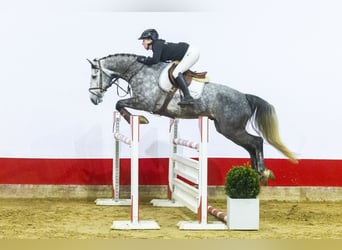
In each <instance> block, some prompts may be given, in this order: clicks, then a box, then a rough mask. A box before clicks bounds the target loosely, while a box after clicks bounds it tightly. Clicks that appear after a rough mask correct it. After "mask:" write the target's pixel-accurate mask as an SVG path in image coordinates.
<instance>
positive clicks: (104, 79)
mask: <svg viewBox="0 0 342 250" xmlns="http://www.w3.org/2000/svg"><path fill="white" fill-rule="evenodd" d="M136 57H137V56H136V55H132V54H115V55H109V56H107V57H104V58H101V59H94V60H92V61H91V60H89V59H87V60H88V62H89V63H90V64H91V81H90V88H89V92H90V100H91V101H92V103H94V104H95V105H97V104H99V103H101V102H102V98H103V96H104V93H105V92H106V90H107V89H108V88H109V87H110V86H112V84H113V83H114V82H115V83H116V85H117V86H118V87H119V88H121V87H120V86H119V85H118V83H117V82H116V80H117V79H119V78H122V79H124V80H126V81H127V82H129V81H130V80H131V79H132V78H133V77H134V76H135V75H136V73H137V72H138V71H139V70H141V68H142V67H143V64H141V63H138V62H137V61H136ZM113 79H114V80H113ZM121 89H122V88H121Z"/></svg>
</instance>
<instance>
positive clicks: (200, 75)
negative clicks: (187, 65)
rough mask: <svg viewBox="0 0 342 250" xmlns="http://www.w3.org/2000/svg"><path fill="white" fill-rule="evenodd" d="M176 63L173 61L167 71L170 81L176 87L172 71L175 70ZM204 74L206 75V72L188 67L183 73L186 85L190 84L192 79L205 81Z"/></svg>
mask: <svg viewBox="0 0 342 250" xmlns="http://www.w3.org/2000/svg"><path fill="white" fill-rule="evenodd" d="M177 64H178V62H174V63H173V64H172V65H171V67H170V69H169V71H168V75H169V79H170V82H171V83H172V85H173V86H175V87H177V83H176V79H175V78H174V77H173V75H172V73H173V71H174V70H175V68H176V66H177ZM206 75H207V72H196V71H191V70H189V69H188V70H187V71H185V72H184V73H183V76H184V80H185V82H186V84H187V85H188V86H189V85H190V84H191V81H192V79H194V80H196V81H199V82H205V81H207V76H206Z"/></svg>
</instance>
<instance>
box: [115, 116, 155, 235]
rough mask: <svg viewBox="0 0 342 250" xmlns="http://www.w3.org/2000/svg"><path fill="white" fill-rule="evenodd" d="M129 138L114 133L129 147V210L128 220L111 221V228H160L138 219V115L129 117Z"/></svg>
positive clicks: (153, 223)
mask: <svg viewBox="0 0 342 250" xmlns="http://www.w3.org/2000/svg"><path fill="white" fill-rule="evenodd" d="M130 124H131V139H129V138H128V137H126V136H124V135H122V134H119V133H116V134H115V138H116V139H118V140H120V141H121V142H123V143H125V144H127V145H129V146H130V148H131V155H130V157H131V212H130V217H131V218H130V220H129V221H113V225H112V229H123V230H131V229H160V227H159V225H158V224H157V223H156V222H155V221H141V220H140V219H139V133H140V126H139V116H131V117H130Z"/></svg>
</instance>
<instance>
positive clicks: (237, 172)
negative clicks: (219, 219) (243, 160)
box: [225, 164, 260, 230]
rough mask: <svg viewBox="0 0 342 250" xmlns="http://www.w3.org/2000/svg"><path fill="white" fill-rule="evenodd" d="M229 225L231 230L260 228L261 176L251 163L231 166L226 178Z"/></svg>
mask: <svg viewBox="0 0 342 250" xmlns="http://www.w3.org/2000/svg"><path fill="white" fill-rule="evenodd" d="M225 193H226V195H227V196H228V197H227V226H228V228H229V229H231V230H258V229H259V199H258V198H257V196H258V195H259V193H260V178H259V175H258V173H256V172H255V171H254V170H253V169H252V168H251V166H250V165H249V164H244V165H243V166H235V167H233V168H231V169H230V170H229V171H228V173H227V175H226V179H225Z"/></svg>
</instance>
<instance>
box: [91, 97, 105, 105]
mask: <svg viewBox="0 0 342 250" xmlns="http://www.w3.org/2000/svg"><path fill="white" fill-rule="evenodd" d="M90 100H91V102H92V103H93V104H95V105H98V104H99V103H101V102H102V97H99V96H97V95H94V94H90Z"/></svg>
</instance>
